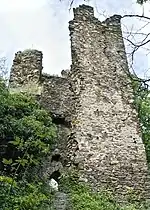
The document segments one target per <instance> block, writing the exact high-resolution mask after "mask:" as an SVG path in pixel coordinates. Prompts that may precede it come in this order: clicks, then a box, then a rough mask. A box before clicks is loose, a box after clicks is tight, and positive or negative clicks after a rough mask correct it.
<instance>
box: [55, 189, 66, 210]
mask: <svg viewBox="0 0 150 210" xmlns="http://www.w3.org/2000/svg"><path fill="white" fill-rule="evenodd" d="M53 205H54V209H56V210H67V209H68V195H67V194H65V193H63V192H57V193H56V194H55V199H54V204H53Z"/></svg>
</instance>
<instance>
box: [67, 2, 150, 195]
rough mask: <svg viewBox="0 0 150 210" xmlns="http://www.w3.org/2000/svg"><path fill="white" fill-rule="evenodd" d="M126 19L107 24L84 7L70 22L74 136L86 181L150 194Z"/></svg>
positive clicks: (111, 20)
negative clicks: (123, 29)
mask: <svg viewBox="0 0 150 210" xmlns="http://www.w3.org/2000/svg"><path fill="white" fill-rule="evenodd" d="M120 19H121V17H120V16H118V15H114V16H113V17H111V18H109V19H107V20H106V21H104V22H100V21H99V20H98V19H96V18H95V17H94V12H93V8H91V7H89V6H84V5H82V6H79V7H78V8H76V9H74V19H73V21H70V23H69V28H70V36H71V52H72V68H71V73H70V81H71V84H72V90H73V93H74V95H75V99H74V100H73V102H72V104H74V107H75V113H74V115H73V116H72V117H73V122H74V123H72V132H73V136H74V140H75V141H76V142H77V144H78V150H77V151H76V153H75V155H74V156H75V158H74V159H75V160H76V159H77V160H79V161H78V162H79V163H80V165H81V163H82V165H81V171H82V173H83V177H84V178H85V179H87V180H88V181H90V182H91V184H92V185H93V186H94V187H95V188H96V189H98V188H99V187H100V186H106V187H112V189H113V190H114V191H115V192H118V193H120V194H126V193H127V191H128V189H130V188H131V189H134V190H135V191H136V192H138V191H139V192H140V193H143V194H145V192H146V193H148V191H147V187H148V182H147V181H148V179H147V173H148V169H147V161H146V155H145V148H144V145H143V142H142V138H141V132H140V128H139V121H138V116H137V112H136V110H135V108H134V106H133V90H132V87H131V81H130V78H129V76H128V74H129V72H128V65H127V59H126V54H125V48H124V43H123V38H122V32H121V24H120Z"/></svg>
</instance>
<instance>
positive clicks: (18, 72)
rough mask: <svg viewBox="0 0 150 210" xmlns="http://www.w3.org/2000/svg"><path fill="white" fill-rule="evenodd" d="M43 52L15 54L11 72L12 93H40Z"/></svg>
mask: <svg viewBox="0 0 150 210" xmlns="http://www.w3.org/2000/svg"><path fill="white" fill-rule="evenodd" d="M42 57H43V55H42V52H41V51H38V50H30V49H29V50H24V51H23V52H21V51H19V52H17V53H16V54H15V58H14V60H13V65H12V68H11V72H10V81H9V85H10V88H11V91H16V90H17V91H18V90H20V91H27V92H32V93H34V92H36V93H37V92H38V91H39V82H40V79H41V73H42V68H43V67H42Z"/></svg>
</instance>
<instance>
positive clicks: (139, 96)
mask: <svg viewBox="0 0 150 210" xmlns="http://www.w3.org/2000/svg"><path fill="white" fill-rule="evenodd" d="M132 85H133V90H134V102H135V107H136V109H137V111H138V115H139V120H140V125H141V131H142V139H143V142H144V145H145V149H146V155H147V161H148V163H149V164H150V90H149V88H148V85H147V84H145V83H143V81H142V80H141V81H140V80H139V79H138V78H135V77H134V78H133V80H132Z"/></svg>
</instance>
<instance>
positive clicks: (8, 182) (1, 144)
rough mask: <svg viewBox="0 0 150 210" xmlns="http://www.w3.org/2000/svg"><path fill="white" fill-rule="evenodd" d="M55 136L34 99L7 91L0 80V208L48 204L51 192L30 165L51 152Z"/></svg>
mask: <svg viewBox="0 0 150 210" xmlns="http://www.w3.org/2000/svg"><path fill="white" fill-rule="evenodd" d="M55 137H56V127H55V125H54V124H53V123H52V119H51V117H50V116H49V114H48V113H47V112H46V111H45V110H44V109H43V108H41V107H40V105H39V104H38V103H37V102H36V100H35V99H34V98H33V97H31V96H29V95H26V94H21V93H20V94H16V93H15V94H10V93H9V91H8V90H7V88H6V86H5V84H4V82H3V81H1V80H0V170H1V176H0V192H1V193H0V209H2V210H12V209H13V210H40V209H41V210H43V209H46V208H47V206H49V205H50V203H51V195H50V193H49V191H48V189H47V187H46V185H45V182H44V181H43V180H41V179H39V178H37V177H36V176H35V174H33V171H34V170H33V167H34V166H39V165H40V163H41V162H42V160H43V158H44V157H45V156H47V155H48V154H49V153H50V150H51V145H52V143H53V142H54V139H55ZM30 172H31V174H30Z"/></svg>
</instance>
